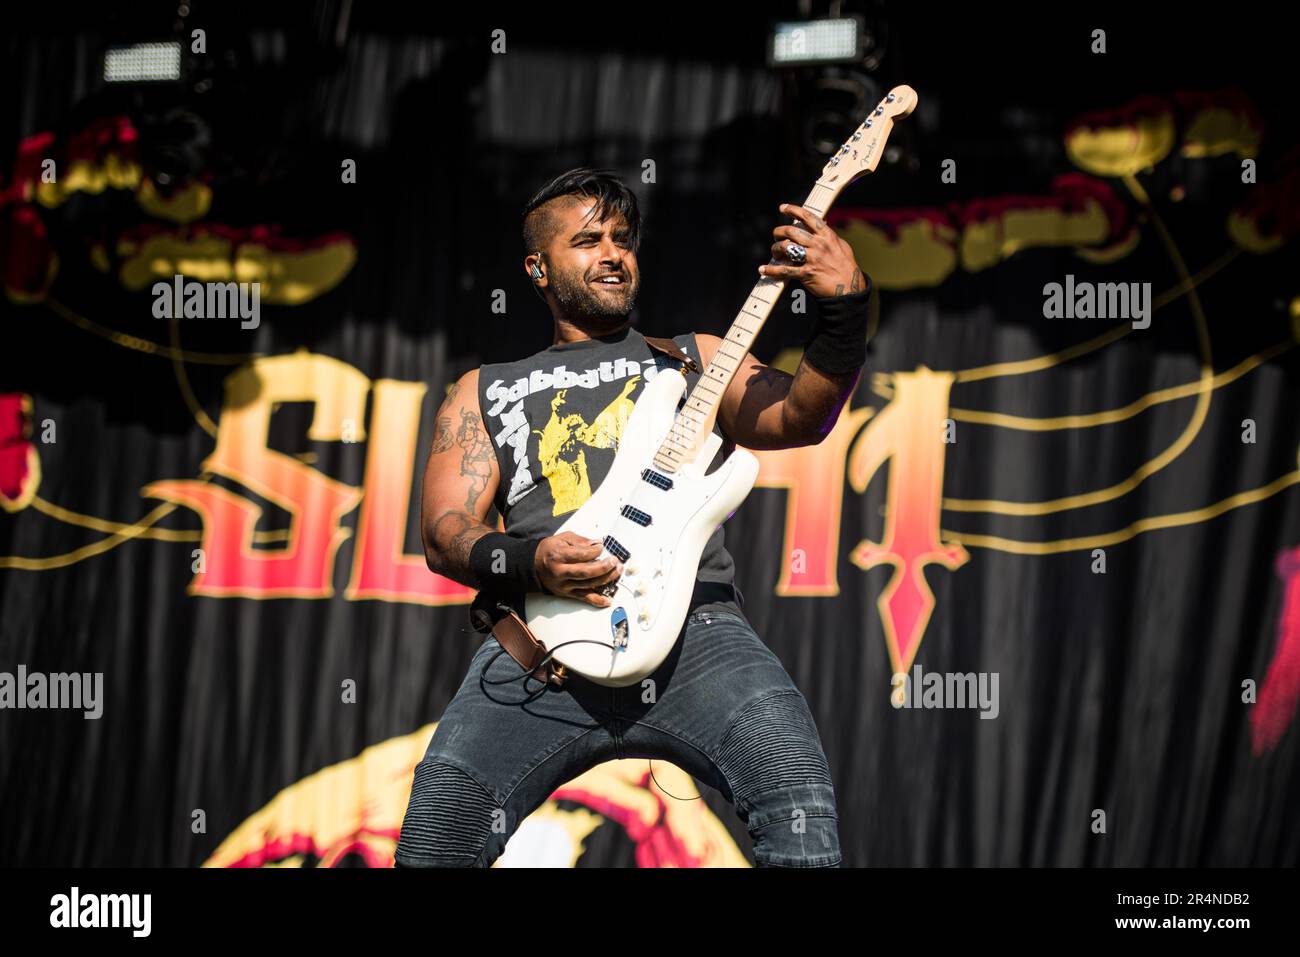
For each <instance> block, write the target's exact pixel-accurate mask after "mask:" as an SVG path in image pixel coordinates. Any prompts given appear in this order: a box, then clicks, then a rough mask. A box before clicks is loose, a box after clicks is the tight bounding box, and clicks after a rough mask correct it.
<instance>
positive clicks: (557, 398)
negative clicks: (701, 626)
mask: <svg viewBox="0 0 1300 957" xmlns="http://www.w3.org/2000/svg"><path fill="white" fill-rule="evenodd" d="M673 341H674V342H676V343H677V345H678V346H679V347H680V348H681V349H682V351H683V352H685V353H686V354H687V355H689V356H690V357H691V358H692V359H694V360H695V362H696V364H697V365H698V366H699V367H700V369H701V370H702V369H703V368H704V363H703V360H702V359H701V357H700V351H699V345H698V344H697V343H696V341H695V334H694V333H693V332H687V333H683V334H682V335H679V336H674V337H673ZM664 368H680V369H681V371H682V372H683V374H685V376H686V382H687V387H686V391H685V393H683V399H684V398H685V396H687V395H689V394H690V390H691V389H693V388H694V387H695V383H696V382H697V381H698V379H699V377H700V373H699V372H693V371H691V370H690V368H688V367H684V363H682V362H681V361H680V360H678V359H674V358H672V357H671V356H668V355H665V354H664V353H662V352H660V351H658V350H656V349H652V348H651V347H650V346H649V345H648V344H647V343H646V341H645V338H644V337H643V336H642V335H641V333H639V332H637V331H636V330H635V329H633V328H632V327H631V326H628V327H627V328H625V329H622V330H620V331H618V332H615V333H613V334H611V335H608V336H601V337H598V338H594V339H583V340H582V341H580V342H566V343H562V344H560V345H555V346H551V347H550V348H548V349H543V350H542V351H541V352H538V353H536V354H535V355H531V356H529V357H528V358H526V359H520V360H518V361H516V362H501V363H491V364H488V365H484V366H481V367H480V368H479V379H478V399H479V413H480V414H481V415H482V417H483V424H484V426H485V428H486V429H487V433H488V435H489V436H490V437H491V439H492V446H493V449H494V450H495V452H496V456H497V466H498V468H499V469H500V473H501V481H500V483H499V485H498V487H497V493H496V497H495V499H494V500H493V503H494V504H495V505H496V508H497V511H498V512H500V513H501V517H502V518H503V519H504V520H505V529H506V531H507V532H508V533H510V534H511V535H518V536H520V537H522V538H542V537H545V536H548V535H554V534H555V531H556V529H558V528H559V527H560V526H561V525H563V524H564V522H565V521H566V519H567V516H568V515H569V514H570V513H572V512H573V511H575V510H577V509H578V508H579V507H580V506H582V505H583V503H585V502H586V501H587V499H589V498H590V497H591V493H592V492H593V491H594V490H595V489H597V488H599V487H600V483H601V482H602V481H604V479H605V475H606V474H607V473H608V472H609V469H610V466H611V465H612V464H613V462H614V453H615V452H616V451H617V450H618V440H619V437H620V436H621V435H622V433H623V426H624V425H625V424H626V422H627V420H628V417H629V416H630V415H631V414H632V406H633V405H634V404H635V403H636V400H637V398H639V396H640V394H641V389H642V387H643V386H644V385H645V383H646V382H648V381H649V380H651V379H653V378H654V377H655V376H656V375H657V374H658V373H659V370H660V369H664ZM713 431H714V432H716V433H717V434H718V435H719V436H720V437H722V439H723V444H722V447H721V448H720V449H719V450H718V453H717V455H716V456H714V459H713V462H711V463H710V465H709V468H708V469H707V471H710V472H711V471H713V469H714V468H716V467H717V465H718V464H719V463H720V462H721V461H722V459H724V458H725V457H726V456H727V455H729V454H731V451H732V450H733V449H734V447H735V446H734V445H733V444H732V443H731V442H730V440H728V439H727V438H726V437H725V436H724V435H723V433H722V431H721V429H719V428H718V426H717V424H716V422H715V424H714V427H713ZM696 578H697V580H698V581H700V582H718V583H722V584H723V585H727V586H734V584H735V564H734V563H733V562H732V559H731V555H730V553H728V552H727V550H726V548H725V547H724V546H723V529H722V526H721V525H719V526H718V527H717V528H716V529H714V532H713V535H712V536H710V538H709V541H708V543H707V544H706V545H705V547H704V552H703V554H702V555H701V556H700V567H699V571H698V572H697V574H696ZM719 591H720V592H721V591H722V590H719ZM741 600H742V601H743V600H744V599H743V597H742V598H741ZM709 608H713V609H715V610H720V611H729V612H731V613H732V614H737V615H740V616H741V617H744V614H743V612H741V610H740V607H739V605H738V604H737V602H736V601H735V600H734V599H732V598H728V597H725V595H724V594H718V595H708V596H705V597H702V598H700V600H697V601H693V602H692V604H691V610H692V611H694V610H697V609H699V610H704V609H709Z"/></svg>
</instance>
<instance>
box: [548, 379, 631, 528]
mask: <svg viewBox="0 0 1300 957" xmlns="http://www.w3.org/2000/svg"><path fill="white" fill-rule="evenodd" d="M640 381H641V377H640V376H632V377H631V378H630V379H628V380H627V381H626V382H625V383H624V384H623V391H622V393H620V394H619V396H618V397H617V398H616V399H614V401H613V402H611V403H610V404H609V405H607V406H605V408H603V409H602V410H601V411H600V414H599V415H597V416H596V418H595V420H594V421H593V422H592V423H591V424H590V425H588V424H587V422H586V421H585V420H584V419H583V418H582V416H581V415H579V414H578V413H576V412H570V413H567V414H562V413H561V407H562V406H563V405H564V396H565V393H567V392H568V391H569V390H568V389H561V390H559V391H558V392H556V393H555V397H554V398H552V399H551V418H550V420H549V421H548V422H547V423H546V427H545V428H543V429H534V430H533V431H534V432H536V433H537V434H538V435H539V436H541V438H540V439H538V443H537V449H538V450H537V454H538V458H539V459H540V460H541V465H542V475H544V476H545V477H546V481H547V482H549V483H550V486H551V498H552V500H553V501H554V502H555V506H554V509H553V510H552V512H551V514H552V515H565V514H568V513H569V512H572V511H573V510H574V509H577V508H580V507H581V506H582V504H583V503H584V502H586V501H587V499H589V498H591V484H590V483H589V482H588V480H587V452H586V449H588V448H592V449H615V450H617V449H618V440H619V437H620V436H622V434H623V426H624V425H626V424H627V420H628V416H630V415H631V414H632V407H633V406H634V405H635V404H636V403H635V402H634V401H633V400H632V399H631V398H629V395H630V394H631V392H632V391H633V390H634V389H635V388H636V386H637V383H639V382H640ZM584 446H585V448H584ZM575 453H576V454H575Z"/></svg>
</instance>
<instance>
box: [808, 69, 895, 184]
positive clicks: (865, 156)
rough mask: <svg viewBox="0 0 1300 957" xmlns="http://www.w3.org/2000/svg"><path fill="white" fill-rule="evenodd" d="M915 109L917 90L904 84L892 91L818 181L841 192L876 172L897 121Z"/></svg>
mask: <svg viewBox="0 0 1300 957" xmlns="http://www.w3.org/2000/svg"><path fill="white" fill-rule="evenodd" d="M914 109H916V91H915V90H914V89H912V88H911V87H910V86H907V85H906V84H904V85H902V86H896V87H894V88H893V89H892V90H890V91H889V93H888V94H887V95H886V96H885V98H884V99H883V100H881V101H880V103H879V104H877V105H876V108H875V109H874V110H872V111H871V113H870V115H868V116H867V118H866V119H865V120H863V121H862V123H861V124H860V125H859V126H858V128H857V129H856V130H854V131H853V133H852V134H850V136H849V138H848V139H847V140H845V141H844V144H843V145H842V146H841V147H840V148H839V149H838V150H836V151H835V155H834V156H832V157H831V158H830V161H829V162H828V163H827V164H826V165H825V166H824V167H822V175H821V178H820V179H819V180H818V182H819V183H823V184H825V185H827V186H830V187H831V188H833V189H835V191H836V192H838V191H839V190H840V189H843V188H844V187H845V186H848V185H849V184H850V183H852V182H853V181H854V180H855V179H857V178H858V177H859V176H861V175H862V174H864V173H870V172H873V171H874V170H875V168H876V165H877V164H878V163H879V162H880V157H881V154H882V153H884V151H885V141H886V140H888V139H889V134H890V131H891V130H893V128H894V118H895V117H898V116H907V114H909V113H911V112H912V110H914Z"/></svg>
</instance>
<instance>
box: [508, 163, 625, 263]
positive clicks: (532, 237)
mask: <svg viewBox="0 0 1300 957" xmlns="http://www.w3.org/2000/svg"><path fill="white" fill-rule="evenodd" d="M559 196H587V197H590V198H591V199H594V200H596V212H595V215H594V216H593V217H592V219H593V220H594V221H597V222H600V221H604V220H607V219H609V218H610V217H611V216H614V215H615V214H621V215H622V217H623V219H624V220H625V221H626V222H627V226H628V231H629V236H628V241H629V243H630V244H631V246H632V250H633V252H635V251H636V250H637V249H638V248H639V247H640V245H641V211H640V209H639V207H638V206H637V201H636V194H635V193H633V192H632V191H631V190H630V189H628V188H627V186H626V185H624V183H623V181H622V180H620V179H619V178H618V177H616V176H615V175H614V174H613V172H612V171H610V170H606V169H592V168H591V167H589V166H579V167H578V168H577V169H571V170H569V171H568V172H567V173H561V174H560V175H559V176H557V177H555V179H553V180H551V181H550V182H549V183H547V184H546V185H545V186H543V187H542V188H541V189H539V190H538V191H537V192H536V193H534V194H533V198H532V199H530V200H529V201H528V205H526V206H525V207H524V214H523V237H524V252H525V254H527V253H531V252H535V251H536V250H538V249H541V248H543V247H544V246H545V245H546V244H547V243H548V242H549V241H550V239H551V233H552V231H553V229H554V225H553V224H552V220H551V217H550V216H549V215H548V214H547V213H536V212H535V211H536V210H537V208H538V207H540V206H543V205H544V204H546V203H548V202H550V201H551V200H553V199H555V198H556V197H559Z"/></svg>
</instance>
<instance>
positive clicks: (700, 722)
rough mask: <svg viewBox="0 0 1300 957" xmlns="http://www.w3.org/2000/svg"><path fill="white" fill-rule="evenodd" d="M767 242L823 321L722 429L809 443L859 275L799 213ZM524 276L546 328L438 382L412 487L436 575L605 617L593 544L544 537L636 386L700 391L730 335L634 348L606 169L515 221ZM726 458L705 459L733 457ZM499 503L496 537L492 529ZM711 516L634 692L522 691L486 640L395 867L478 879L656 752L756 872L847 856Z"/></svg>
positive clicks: (758, 443) (840, 377)
mask: <svg viewBox="0 0 1300 957" xmlns="http://www.w3.org/2000/svg"><path fill="white" fill-rule="evenodd" d="M780 210H781V212H783V213H785V214H786V215H787V216H791V217H794V218H795V219H797V220H798V222H799V225H794V226H791V225H787V226H779V227H777V228H776V229H775V230H774V231H773V234H774V240H775V241H774V243H773V245H772V256H773V261H772V262H771V263H769V264H767V265H764V266H762V267H760V268H759V273H760V274H761V275H764V276H770V277H776V278H782V279H793V280H797V281H799V282H800V283H801V284H802V285H803V286H804V288H805V289H807V290H808V292H809V293H810V294H811V295H812V296H813V297H815V298H816V299H817V300H818V305H819V310H818V311H819V313H820V318H819V319H818V322H817V324H816V326H815V328H814V329H813V331H812V333H811V335H810V336H809V337H808V340H807V344H806V347H805V351H804V357H803V360H802V361H801V363H800V365H799V368H798V371H797V372H796V374H795V375H793V376H791V375H789V374H787V373H785V372H782V371H779V370H776V369H772V368H769V367H767V366H765V365H763V364H762V363H760V362H759V361H758V360H756V359H754V358H753V356H752V355H750V354H749V353H748V352H746V353H745V356H744V359H743V361H742V363H741V366H740V368H741V371H740V374H738V375H737V376H736V377H735V378H734V379H733V380H732V381H731V384H730V385H729V387H728V388H727V390H726V392H725V394H724V396H723V398H722V400H721V402H720V406H719V412H718V416H717V423H716V426H715V429H716V430H717V431H718V432H719V433H720V434H721V436H722V437H723V438H724V440H725V441H726V442H727V443H736V444H739V445H740V446H743V447H745V448H750V449H785V448H794V447H797V446H803V445H812V444H815V443H818V442H820V441H821V440H822V439H823V438H824V437H825V436H826V435H827V434H828V433H829V432H830V431H831V429H832V427H833V426H834V424H835V421H836V419H837V418H838V416H839V413H840V410H841V409H842V408H843V406H844V404H845V403H846V402H847V401H848V399H849V397H850V395H851V394H852V392H853V390H854V388H855V386H856V384H857V381H858V376H859V374H860V372H861V368H862V366H863V365H864V364H865V363H866V357H867V344H866V326H867V305H868V301H869V298H870V291H871V290H870V283H869V281H868V280H867V278H866V277H865V276H864V274H863V272H862V270H861V269H860V268H859V267H858V264H857V263H856V261H855V260H854V256H853V252H852V249H851V248H850V247H849V245H848V244H847V243H846V242H845V241H844V240H843V239H841V238H840V237H839V236H838V235H836V234H835V232H834V231H833V230H831V229H830V228H829V227H827V226H826V224H825V223H824V221H823V220H822V219H821V218H820V217H819V216H817V215H816V214H815V213H813V212H812V211H810V210H807V209H805V208H804V207H802V206H795V205H783V206H781V207H780ZM523 233H524V248H525V252H526V255H525V257H524V261H523V265H524V270H525V272H526V273H527V274H528V276H529V279H530V281H531V282H532V283H533V284H534V286H535V288H536V289H537V290H538V291H539V292H540V293H541V295H542V296H543V298H544V299H545V301H546V304H547V306H548V307H549V308H550V311H551V315H552V318H553V320H554V344H553V345H552V346H551V347H550V348H548V349H545V350H543V351H542V352H540V353H537V354H536V355H533V356H530V357H528V358H526V359H522V360H519V361H518V362H512V363H503V364H498V365H489V366H482V367H480V368H479V369H475V370H473V371H471V372H469V373H466V374H465V375H464V376H462V377H461V378H460V380H459V381H458V382H457V383H456V384H455V385H454V386H453V387H452V388H451V389H450V390H449V392H448V395H447V398H446V400H445V401H444V402H443V404H442V407H441V408H440V409H439V411H438V418H437V424H436V434H435V438H434V442H433V448H432V451H431V453H430V455H429V459H428V465H427V467H426V470H425V475H424V486H423V502H422V510H421V529H422V532H423V539H424V548H425V556H426V559H427V561H428V564H429V568H430V569H432V570H433V571H434V572H436V573H438V574H440V575H444V576H446V577H447V578H450V579H453V580H454V581H458V582H461V583H463V584H465V585H468V586H471V587H474V588H478V589H480V590H481V593H482V594H484V595H487V594H496V593H498V592H500V593H502V594H504V593H507V592H509V593H514V594H517V593H520V592H525V591H528V592H549V593H550V594H553V595H560V596H567V597H570V598H573V599H576V600H578V601H583V602H587V603H589V604H591V605H594V606H597V607H606V606H608V605H609V601H610V600H609V599H608V598H607V597H605V596H604V595H603V594H601V593H600V589H601V588H602V587H603V586H607V585H608V584H609V583H611V582H614V581H616V580H617V579H618V578H619V576H620V574H621V573H622V565H621V563H620V562H619V561H618V560H617V559H615V558H606V559H604V560H597V557H598V556H599V555H600V554H601V551H602V547H601V542H599V541H596V540H591V539H586V538H583V537H582V536H579V535H577V534H575V533H573V532H567V531H566V532H564V533H562V534H559V535H556V534H553V532H554V530H555V529H556V528H558V527H559V526H560V525H561V524H562V523H563V522H564V517H565V516H566V515H567V514H569V513H571V512H572V511H573V510H574V509H576V508H578V507H579V506H580V505H581V504H582V503H583V502H584V501H586V499H587V498H589V497H590V495H591V491H592V489H594V488H597V487H598V486H599V485H600V482H601V480H602V479H603V477H604V474H605V470H607V469H608V468H609V462H610V459H611V456H612V455H613V453H614V451H615V450H616V449H617V446H618V437H619V434H620V431H621V428H622V425H623V423H625V422H626V420H627V416H628V414H629V412H630V409H631V407H632V405H633V403H634V402H635V400H636V396H637V393H638V391H639V390H640V388H641V387H642V386H643V385H644V382H645V381H647V380H648V379H649V378H651V377H653V375H655V374H657V373H658V372H659V371H660V370H661V369H664V368H680V369H681V371H682V372H683V374H686V375H687V379H688V382H689V384H690V385H691V386H693V385H694V384H695V383H696V381H698V379H699V376H700V374H701V371H702V370H704V369H707V368H708V366H709V363H710V361H711V360H712V359H713V356H714V355H715V353H716V352H717V350H718V349H719V348H720V347H722V348H725V347H726V344H725V343H724V340H722V339H719V338H718V337H717V336H712V335H707V334H704V333H685V334H682V335H679V336H676V337H674V338H673V339H671V340H664V339H647V337H645V336H642V335H641V334H640V333H639V332H637V331H636V330H635V329H633V328H632V326H631V322H630V318H629V314H630V313H631V311H632V308H633V305H634V303H635V301H636V296H637V291H638V289H639V286H640V281H641V277H640V271H639V268H638V265H637V248H638V246H639V240H640V214H639V211H638V206H637V201H636V197H635V196H634V194H632V192H631V191H630V190H628V188H627V187H626V186H625V185H624V184H623V183H622V182H620V181H619V180H617V179H616V178H614V177H613V176H611V175H609V174H608V173H605V172H603V171H597V170H591V169H586V168H581V169H576V170H572V171H570V172H568V173H565V174H563V175H561V176H559V177H556V178H555V179H554V180H552V181H551V182H550V183H548V184H546V185H545V186H544V187H542V189H541V190H539V191H538V193H537V194H536V195H535V196H534V197H533V199H532V200H531V201H530V202H529V204H528V206H527V207H526V209H525V213H524V224H523ZM727 451H729V448H728V447H727V446H725V445H724V449H723V451H722V452H720V453H719V455H723V454H725V453H726V452H727ZM493 506H495V507H496V508H497V510H498V512H499V513H500V514H501V515H502V517H503V518H504V520H505V529H506V530H505V532H504V533H502V532H499V531H497V529H496V528H495V527H494V526H491V525H488V524H486V519H487V516H488V513H489V510H490V509H491V508H492V507H493ZM733 580H734V565H733V563H732V560H731V556H730V555H729V554H728V553H727V551H726V549H725V548H724V547H723V536H722V528H721V526H719V528H718V529H717V531H716V532H715V533H714V535H713V538H712V539H711V540H710V542H709V545H708V547H707V548H706V549H705V551H704V554H703V556H702V558H701V561H700V569H699V574H698V578H697V587H696V590H695V593H694V594H693V595H692V599H691V604H690V613H689V615H688V617H687V620H686V624H685V625H684V627H683V629H682V634H681V637H680V639H679V640H678V642H677V644H676V645H675V646H674V648H673V651H672V653H671V654H670V655H669V657H668V658H667V659H666V660H665V661H664V662H663V664H662V665H661V666H660V667H659V668H658V670H657V671H656V672H655V673H654V674H653V675H651V677H650V678H648V679H646V680H645V681H643V682H641V683H640V684H636V685H632V686H629V687H607V686H603V685H599V684H596V683H593V682H591V681H589V680H587V679H585V678H584V677H583V676H581V675H572V676H570V677H568V678H567V680H566V681H565V682H564V683H563V684H562V685H559V686H553V685H551V684H545V685H543V688H542V690H541V691H540V692H537V693H533V694H526V693H524V692H522V691H520V690H519V686H518V685H517V684H511V683H507V682H508V681H509V680H510V679H511V678H519V677H520V676H521V671H520V668H519V666H518V665H516V664H515V663H514V662H513V661H511V660H510V659H509V658H507V657H504V656H503V655H502V654H501V650H502V648H501V645H500V644H499V643H498V641H497V639H496V638H494V637H489V638H488V639H487V640H486V641H485V642H484V643H483V645H482V647H481V648H480V649H479V650H478V652H477V653H476V654H475V656H474V659H473V661H472V662H471V664H470V668H469V671H468V673H467V674H466V676H465V678H464V680H463V682H462V683H461V685H460V688H459V690H458V691H457V693H456V694H455V696H454V697H453V698H452V701H451V703H450V704H449V705H448V707H447V709H446V712H445V713H444V715H443V717H442V720H441V722H440V723H439V725H438V729H437V731H436V733H435V734H434V736H433V739H432V740H431V742H430V743H429V747H428V750H427V753H426V754H425V756H424V758H423V759H422V760H421V761H420V763H419V765H418V766H417V767H416V770H415V779H414V783H413V786H412V788H411V798H410V804H409V805H408V807H407V811H406V817H405V820H404V822H403V825H402V832H401V838H400V840H399V843H398V846H397V852H396V863H397V866H402V867H410V866H434V867H440V866H441V867H453V866H479V867H487V866H490V865H491V864H492V862H493V861H495V860H496V859H497V857H498V856H499V855H500V854H501V852H502V850H503V849H504V847H505V844H506V841H507V840H508V839H509V838H510V836H511V834H513V833H514V831H515V830H516V828H517V827H518V826H519V824H520V823H521V822H522V821H523V820H524V818H526V817H527V816H528V815H529V814H530V813H531V812H532V811H533V810H534V809H536V808H537V807H538V806H539V805H541V804H542V802H544V801H545V800H546V799H547V798H548V797H549V796H550V795H551V793H552V792H553V791H554V790H555V789H556V788H557V787H559V786H560V785H562V784H563V783H564V782H566V781H568V780H570V779H571V778H573V777H575V776H577V775H579V774H581V773H582V772H584V771H586V770H588V769H589V768H591V767H593V766H595V765H596V764H599V763H601V762H604V761H609V760H615V759H620V758H632V757H643V758H661V759H665V760H669V761H672V762H674V763H676V764H677V765H678V766H679V767H681V768H682V769H684V770H686V771H687V772H689V773H690V774H692V775H694V776H695V777H696V778H698V779H699V780H701V781H703V782H705V783H707V784H708V785H710V786H712V787H714V788H716V789H717V790H719V791H720V792H721V793H722V794H723V795H724V796H725V797H726V798H727V800H728V801H730V802H731V803H733V804H734V806H735V808H736V811H737V813H738V815H739V816H740V818H741V820H742V821H744V822H745V825H746V827H747V829H748V831H749V833H750V835H751V837H752V838H753V842H754V857H755V860H756V862H757V864H758V865H759V866H775V867H826V866H830V867H834V866H838V865H839V864H840V861H841V855H840V846H839V836H838V830H837V822H836V810H835V793H834V789H833V787H832V784H831V777H830V771H829V768H828V766H827V762H826V757H825V754H824V753H823V750H822V746H821V740H820V738H819V736H818V732H817V726H816V724H815V723H814V721H813V718H812V715H811V713H810V712H809V709H808V705H807V702H806V701H805V699H804V697H803V695H802V694H801V693H800V692H799V690H798V689H797V688H796V687H795V686H794V683H793V682H792V681H791V679H790V677H789V675H788V674H787V673H786V671H785V669H784V668H783V667H782V665H781V663H780V661H779V660H778V659H777V658H776V656H775V655H774V654H773V653H772V652H771V651H770V650H768V648H767V647H766V646H765V645H764V644H763V642H762V641H761V639H760V638H759V637H758V635H757V634H756V633H755V632H754V630H753V629H752V627H751V626H750V624H749V622H748V621H747V619H746V618H745V616H744V614H743V612H742V611H741V607H740V606H741V600H742V599H741V598H740V596H739V595H738V594H737V593H736V590H735V588H734V581H733Z"/></svg>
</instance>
